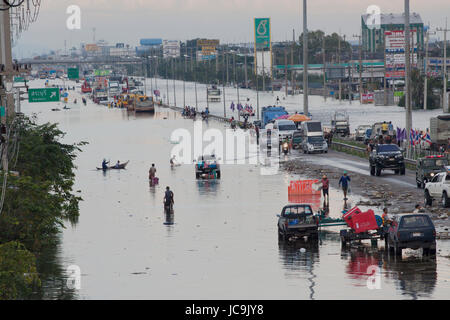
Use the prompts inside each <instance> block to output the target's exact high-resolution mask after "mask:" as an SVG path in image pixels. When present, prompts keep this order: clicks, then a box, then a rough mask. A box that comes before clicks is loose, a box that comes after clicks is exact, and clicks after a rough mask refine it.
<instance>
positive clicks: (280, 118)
mask: <svg viewBox="0 0 450 320" xmlns="http://www.w3.org/2000/svg"><path fill="white" fill-rule="evenodd" d="M287 118H289V115H288V114H285V115H282V116H280V117H278V118H276V119H275V120H286V119H287Z"/></svg>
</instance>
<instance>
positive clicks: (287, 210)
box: [278, 204, 319, 241]
mask: <svg viewBox="0 0 450 320" xmlns="http://www.w3.org/2000/svg"><path fill="white" fill-rule="evenodd" d="M318 232H319V219H318V217H316V216H314V213H313V210H312V208H311V206H310V205H309V204H299V205H289V206H286V207H284V208H283V211H282V212H281V214H280V215H278V236H279V238H280V239H282V240H284V241H287V240H289V239H290V238H292V237H294V238H295V237H296V238H301V237H305V236H308V237H313V238H317V237H318Z"/></svg>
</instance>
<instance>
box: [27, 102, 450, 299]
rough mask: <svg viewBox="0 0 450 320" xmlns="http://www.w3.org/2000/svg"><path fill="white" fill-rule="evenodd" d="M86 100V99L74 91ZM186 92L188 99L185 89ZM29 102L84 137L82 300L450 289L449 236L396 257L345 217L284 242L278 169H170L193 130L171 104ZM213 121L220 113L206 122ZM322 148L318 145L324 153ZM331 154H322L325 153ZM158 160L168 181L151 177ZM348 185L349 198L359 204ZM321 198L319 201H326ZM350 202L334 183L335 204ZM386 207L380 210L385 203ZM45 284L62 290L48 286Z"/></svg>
mask: <svg viewBox="0 0 450 320" xmlns="http://www.w3.org/2000/svg"><path fill="white" fill-rule="evenodd" d="M78 100H79V101H80V100H81V99H78ZM181 101H182V100H181ZM52 107H54V106H51V107H49V106H48V105H47V106H46V105H43V104H33V105H28V104H26V103H25V104H24V106H23V111H24V112H25V113H26V114H31V113H37V114H38V118H39V121H40V122H46V121H49V122H58V123H59V124H60V128H61V129H62V130H63V131H65V132H67V136H66V138H65V141H66V142H71V143H72V142H77V141H87V142H89V145H87V146H85V147H83V150H84V152H82V153H81V154H80V155H79V157H78V159H77V162H76V163H77V166H78V169H77V172H76V177H77V178H76V185H75V188H74V190H81V191H82V193H81V194H82V197H83V199H84V201H83V202H82V203H81V204H80V219H79V222H78V224H76V225H74V226H70V225H69V226H68V227H67V229H66V230H64V232H63V234H62V242H61V247H60V248H59V250H58V253H57V255H58V258H59V260H60V263H61V265H62V267H63V268H66V267H68V266H70V265H76V266H79V268H80V269H81V274H82V277H81V289H80V290H77V291H76V292H75V295H74V298H75V299H415V298H433V299H439V298H440V299H446V298H447V299H448V297H449V295H450V259H449V258H448V257H446V256H449V255H450V243H449V242H448V241H439V242H438V250H441V251H440V253H439V255H438V257H437V258H436V259H431V260H429V259H425V258H422V257H421V256H415V255H414V253H411V254H409V255H408V254H407V256H408V257H406V258H405V259H406V260H398V259H397V260H395V258H394V257H389V256H387V255H385V254H384V252H383V250H384V248H383V244H382V243H380V244H379V250H374V249H372V248H371V247H370V244H365V245H363V246H362V247H359V248H351V249H347V250H345V251H342V249H341V243H340V239H339V236H338V233H337V232H338V231H339V229H338V228H334V229H331V230H330V232H326V233H324V234H322V237H321V240H320V242H319V243H316V244H310V243H296V244H288V243H279V241H278V237H277V217H276V215H277V214H279V213H280V211H281V209H282V207H283V206H285V205H286V204H288V185H289V183H290V181H291V180H296V179H299V178H300V177H299V176H292V175H290V174H288V173H285V172H282V171H280V173H279V174H277V175H272V176H264V175H260V171H259V168H258V167H257V166H256V165H250V164H246V165H223V166H222V179H221V180H220V181H217V182H215V181H196V179H195V173H194V166H193V165H184V166H181V167H177V168H175V169H174V170H172V169H171V168H170V165H169V159H170V152H171V150H172V148H173V147H174V145H173V144H171V142H170V135H171V133H172V132H173V131H174V130H176V129H179V128H185V129H187V130H189V131H190V132H192V131H193V121H192V120H185V119H183V118H182V117H181V116H180V115H179V114H177V113H175V112H173V111H168V110H167V109H157V111H156V113H155V115H154V116H150V115H142V116H135V115H134V114H131V113H130V114H128V113H127V112H126V111H124V110H118V109H117V110H114V109H109V110H108V109H107V108H105V107H101V106H95V105H92V104H88V106H87V107H84V106H83V107H82V106H81V104H78V105H77V106H70V107H71V108H72V109H71V110H67V111H61V112H51V111H50V109H51V108H52ZM209 127H210V128H217V129H220V130H223V129H224V128H225V125H224V124H221V123H218V122H214V121H210V122H209ZM319 157H322V156H319ZM324 157H326V155H325V156H324ZM103 158H106V159H107V160H110V161H111V163H115V162H117V160H120V161H121V162H125V161H128V160H129V161H130V163H129V165H128V167H127V170H124V171H114V170H111V171H109V172H107V173H103V172H102V171H97V170H96V167H98V166H100V164H101V161H102V160H103ZM152 163H155V164H156V168H157V176H158V177H159V179H160V185H159V186H156V187H151V186H150V185H149V181H148V170H149V168H150V166H151V164H152ZM166 186H170V187H171V189H172V190H173V191H174V193H175V208H174V209H175V215H174V220H173V221H169V222H173V224H165V223H166V222H167V221H166V217H165V216H164V213H163V204H162V202H163V197H164V189H165V187H166ZM358 200H359V198H358V197H356V196H352V197H351V199H350V202H352V203H356V202H357V201H358ZM319 205H320V200H319ZM342 209H343V201H342V194H341V193H340V192H338V191H336V190H332V191H331V203H330V215H331V216H332V217H338V216H339V215H340V212H341V211H342ZM377 213H379V211H378V212H377ZM370 266H378V267H379V268H380V274H379V278H378V279H379V290H376V289H375V290H370V289H369V288H368V287H367V279H368V274H367V268H368V267H370ZM48 289H49V290H52V289H53V290H57V289H58V288H52V287H51V285H50V286H48Z"/></svg>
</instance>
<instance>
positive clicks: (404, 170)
mask: <svg viewBox="0 0 450 320" xmlns="http://www.w3.org/2000/svg"><path fill="white" fill-rule="evenodd" d="M405 174H406V167H402V168H401V169H400V175H402V176H404V175H405Z"/></svg>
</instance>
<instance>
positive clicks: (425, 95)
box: [423, 30, 435, 110]
mask: <svg viewBox="0 0 450 320" xmlns="http://www.w3.org/2000/svg"><path fill="white" fill-rule="evenodd" d="M430 34H435V33H434V32H431V31H430V30H427V33H426V40H425V70H424V73H425V83H424V86H423V88H424V89H423V109H424V110H427V109H428V49H429V42H430Z"/></svg>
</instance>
